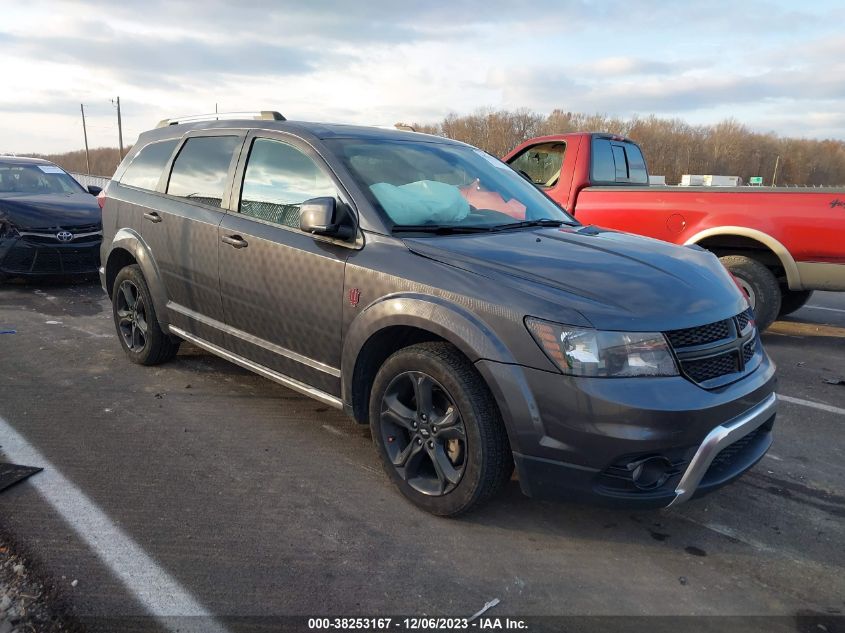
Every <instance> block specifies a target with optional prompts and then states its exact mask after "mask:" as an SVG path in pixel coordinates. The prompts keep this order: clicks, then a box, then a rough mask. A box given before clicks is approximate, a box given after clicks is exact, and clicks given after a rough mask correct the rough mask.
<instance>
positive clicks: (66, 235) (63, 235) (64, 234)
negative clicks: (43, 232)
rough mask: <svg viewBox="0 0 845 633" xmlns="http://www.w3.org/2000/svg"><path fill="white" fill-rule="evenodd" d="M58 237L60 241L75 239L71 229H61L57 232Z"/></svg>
mask: <svg viewBox="0 0 845 633" xmlns="http://www.w3.org/2000/svg"><path fill="white" fill-rule="evenodd" d="M56 239H57V240H59V241H60V242H70V241H71V240H72V239H73V233H71V232H70V231H59V232H58V233H56Z"/></svg>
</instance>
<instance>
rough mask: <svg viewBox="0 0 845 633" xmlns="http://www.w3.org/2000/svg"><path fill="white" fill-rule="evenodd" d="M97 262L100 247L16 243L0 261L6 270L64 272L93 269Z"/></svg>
mask: <svg viewBox="0 0 845 633" xmlns="http://www.w3.org/2000/svg"><path fill="white" fill-rule="evenodd" d="M99 265H100V249H99V246H94V247H88V248H34V247H31V246H27V245H26V244H22V243H21V242H18V244H16V245H15V246H14V247H12V248H11V249H10V250H9V252H8V253H7V254H6V257H5V258H4V259H3V261H2V262H0V268H2V269H3V271H4V272H7V273H19V274H30V275H32V274H37V275H49V274H55V275H63V274H77V273H88V272H94V271H96V270H97V268H98V267H99Z"/></svg>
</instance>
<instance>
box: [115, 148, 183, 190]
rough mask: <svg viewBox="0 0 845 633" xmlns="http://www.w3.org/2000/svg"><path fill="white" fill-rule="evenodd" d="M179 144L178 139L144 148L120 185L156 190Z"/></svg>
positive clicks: (124, 174)
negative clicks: (166, 165)
mask: <svg viewBox="0 0 845 633" xmlns="http://www.w3.org/2000/svg"><path fill="white" fill-rule="evenodd" d="M177 142H178V139H173V140H170V141H161V142H159V143H150V144H149V145H147V146H146V147H144V148H142V149H141V151H140V152H138V154H137V155H136V156H135V158H133V159H132V162H131V163H130V164H129V167H128V168H127V169H126V171H125V172H124V173H123V176H122V177H121V179H120V183H121V184H122V185H129V186H130V187H138V188H140V189H150V190H153V189H155V188H156V185H158V180H159V178H161V172H162V171H164V166H165V164H166V163H167V161H168V159H169V158H170V155H171V154H172V153H173V150H174V149H175V148H176V143H177Z"/></svg>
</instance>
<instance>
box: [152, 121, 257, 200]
mask: <svg viewBox="0 0 845 633" xmlns="http://www.w3.org/2000/svg"><path fill="white" fill-rule="evenodd" d="M240 142H241V139H240V138H238V137H237V136H195V137H193V138H189V139H188V140H187V141H185V144H184V145H183V146H182V149H181V150H180V152H179V155H178V156H177V157H176V160H175V161H174V162H173V170H172V171H171V172H170V182H169V183H168V184H167V193H169V194H170V195H171V196H178V197H179V198H190V199H191V200H192V201H195V202H201V203H202V204H207V205H209V206H212V207H219V206H220V203H221V202H222V200H223V194H224V193H225V191H226V176H227V175H228V173H229V163H231V161H232V155H233V154H234V152H235V148H237V146H238V145H239V144H240Z"/></svg>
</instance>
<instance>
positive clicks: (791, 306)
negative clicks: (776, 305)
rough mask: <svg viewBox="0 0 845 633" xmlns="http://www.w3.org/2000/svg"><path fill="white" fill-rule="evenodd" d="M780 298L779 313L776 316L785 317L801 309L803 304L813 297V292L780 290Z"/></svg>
mask: <svg viewBox="0 0 845 633" xmlns="http://www.w3.org/2000/svg"><path fill="white" fill-rule="evenodd" d="M780 296H781V299H780V313H779V314H778V316H786V315H787V314H792V313H793V312H796V311H798V310H800V309H801V308H803V307H804V304H806V303H807V302H808V301H809V300H810V297H812V296H813V291H812V290H789V289H787V288H781V291H780Z"/></svg>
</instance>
